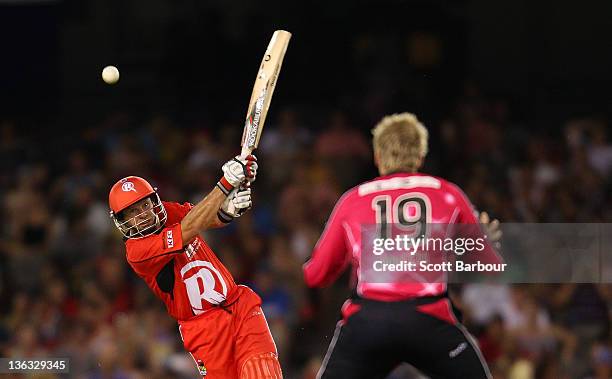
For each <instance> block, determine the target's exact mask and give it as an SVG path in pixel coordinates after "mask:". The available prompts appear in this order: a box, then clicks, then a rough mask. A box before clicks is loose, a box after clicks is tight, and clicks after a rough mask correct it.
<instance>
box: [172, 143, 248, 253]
mask: <svg viewBox="0 0 612 379" xmlns="http://www.w3.org/2000/svg"><path fill="white" fill-rule="evenodd" d="M222 169H223V176H222V177H221V179H220V180H219V182H218V183H217V186H216V187H215V188H214V189H213V190H212V191H210V193H208V195H206V196H205V197H204V199H202V200H201V201H200V202H199V203H197V204H196V205H195V206H194V207H193V208H192V209H191V210H190V211H189V213H187V215H186V216H185V217H184V218H183V220H182V221H181V230H182V237H183V241H184V242H185V243H187V242H188V241H190V240H191V239H192V238H193V237H195V236H196V235H197V234H198V233H200V232H202V231H204V230H206V229H213V228H217V227H219V226H223V225H226V224H227V223H228V222H229V221H231V220H232V219H233V218H234V217H237V216H239V215H240V214H241V213H242V211H244V210H246V209H248V208H249V207H250V206H251V191H250V189H246V190H240V191H239V190H238V189H237V188H238V187H240V186H241V185H243V184H245V183H250V182H252V181H254V180H255V176H256V175H257V159H256V158H255V157H254V156H252V155H249V156H248V157H246V158H241V157H240V156H238V157H236V158H233V159H232V160H230V161H228V162H227V163H225V164H224V165H223V168H222Z"/></svg>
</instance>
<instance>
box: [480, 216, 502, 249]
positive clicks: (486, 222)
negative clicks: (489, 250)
mask: <svg viewBox="0 0 612 379" xmlns="http://www.w3.org/2000/svg"><path fill="white" fill-rule="evenodd" d="M479 221H480V223H481V224H482V226H483V228H484V229H485V232H486V233H487V238H488V240H489V241H490V242H491V243H496V242H499V240H500V239H501V237H502V234H503V233H502V231H501V229H500V228H499V221H498V220H497V219H494V220H493V221H491V219H490V218H489V214H488V213H487V212H480V217H479Z"/></svg>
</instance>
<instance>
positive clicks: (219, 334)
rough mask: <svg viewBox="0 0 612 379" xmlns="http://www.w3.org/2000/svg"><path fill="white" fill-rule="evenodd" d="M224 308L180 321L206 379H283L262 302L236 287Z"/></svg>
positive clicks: (253, 294)
mask: <svg viewBox="0 0 612 379" xmlns="http://www.w3.org/2000/svg"><path fill="white" fill-rule="evenodd" d="M225 304H227V305H226V306H225V307H223V308H222V307H218V308H214V309H211V310H209V311H206V312H204V313H202V314H201V315H198V316H196V317H194V318H192V319H189V320H187V321H179V331H180V333H181V338H182V339H183V344H184V346H185V349H186V350H187V351H189V353H190V354H191V355H192V357H193V359H194V360H195V361H196V364H197V365H198V369H199V370H200V373H201V374H202V375H203V376H205V378H206V379H281V378H282V373H281V368H280V364H279V363H278V356H277V351H276V345H275V344H274V340H273V339H272V335H271V334H270V329H269V328H268V323H267V322H266V318H265V316H264V314H263V311H262V309H261V298H260V297H259V296H258V295H257V294H256V293H255V292H253V290H251V289H250V288H248V287H246V286H237V288H236V290H235V291H233V292H232V293H231V294H230V296H228V299H227V300H226V302H225Z"/></svg>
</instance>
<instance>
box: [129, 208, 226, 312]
mask: <svg viewBox="0 0 612 379" xmlns="http://www.w3.org/2000/svg"><path fill="white" fill-rule="evenodd" d="M163 204H164V207H165V208H166V212H167V213H168V219H167V221H166V225H165V228H164V229H162V230H161V232H159V233H156V234H153V235H150V236H147V237H141V238H130V239H128V240H127V241H126V242H125V248H126V258H127V261H128V263H129V264H130V266H132V269H134V271H135V272H136V274H138V276H140V277H141V278H142V279H143V280H144V281H145V283H147V286H149V288H151V290H153V293H155V295H156V296H157V297H159V298H160V299H161V300H162V301H163V302H164V304H165V305H166V309H167V310H168V313H169V314H170V316H172V317H174V318H175V319H177V320H188V319H190V318H191V317H193V316H196V315H199V314H201V313H203V312H205V311H206V310H208V309H210V308H211V307H212V306H213V305H215V304H219V303H221V302H222V301H224V300H225V299H226V298H227V297H229V294H231V293H232V292H233V291H234V289H235V288H236V283H235V282H234V278H232V275H231V274H230V272H229V271H228V270H227V268H225V266H224V265H223V264H222V263H221V261H219V258H217V256H216V255H215V253H214V252H213V251H212V250H211V248H210V247H209V246H208V245H207V244H206V242H204V240H203V239H202V238H201V237H200V236H196V237H194V238H193V239H192V240H191V241H183V239H182V232H181V224H180V222H181V220H182V219H183V217H185V215H186V214H187V213H189V210H190V209H191V208H192V205H191V204H189V203H184V204H179V203H171V202H163Z"/></svg>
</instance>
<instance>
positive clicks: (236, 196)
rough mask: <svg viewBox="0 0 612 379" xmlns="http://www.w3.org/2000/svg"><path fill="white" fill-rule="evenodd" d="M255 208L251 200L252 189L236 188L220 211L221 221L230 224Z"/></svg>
mask: <svg viewBox="0 0 612 379" xmlns="http://www.w3.org/2000/svg"><path fill="white" fill-rule="evenodd" d="M252 206H253V200H252V199H251V189H250V188H243V187H240V188H236V189H234V190H232V192H230V194H229V196H228V197H227V199H225V201H224V202H223V204H222V205H221V208H220V209H219V212H218V214H217V215H218V216H219V219H220V220H221V221H223V222H225V223H228V222H230V221H232V220H233V219H235V218H236V217H240V216H242V214H243V213H244V212H246V211H248V210H249V209H251V207H252Z"/></svg>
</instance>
